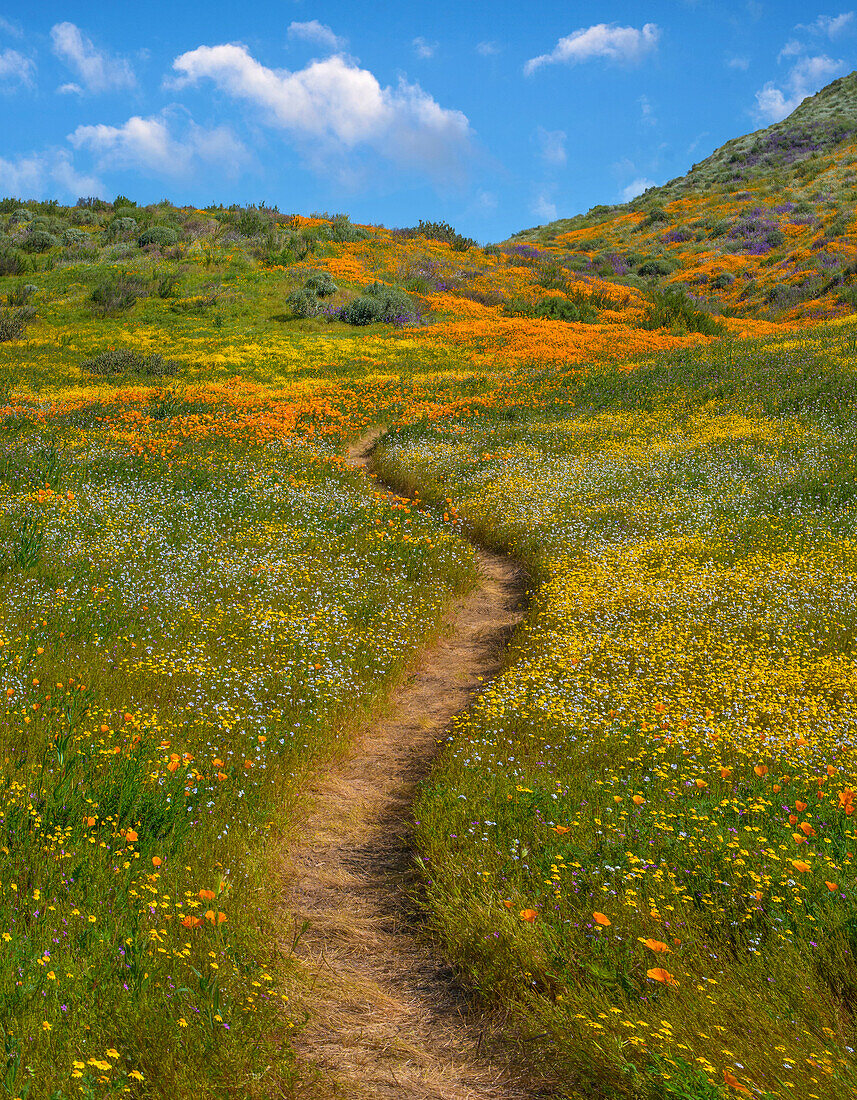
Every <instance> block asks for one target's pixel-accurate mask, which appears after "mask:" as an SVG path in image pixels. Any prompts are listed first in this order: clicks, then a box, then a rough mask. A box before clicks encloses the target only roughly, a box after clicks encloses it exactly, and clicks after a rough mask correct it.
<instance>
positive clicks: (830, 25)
mask: <svg viewBox="0 0 857 1100" xmlns="http://www.w3.org/2000/svg"><path fill="white" fill-rule="evenodd" d="M853 28H854V12H853V11H844V12H842V13H841V14H840V15H819V17H818V18H817V19H816V20H815V21H814V22H812V23H798V29H799V30H802V31H810V32H812V33H814V34H822V35H826V36H827V37H828V38H836V37H838V36H839V35H840V34H844V33H845V32H846V31H850V30H853Z"/></svg>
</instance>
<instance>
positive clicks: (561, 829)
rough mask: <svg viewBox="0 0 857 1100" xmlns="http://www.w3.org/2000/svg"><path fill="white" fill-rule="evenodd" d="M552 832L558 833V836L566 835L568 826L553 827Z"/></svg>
mask: <svg viewBox="0 0 857 1100" xmlns="http://www.w3.org/2000/svg"><path fill="white" fill-rule="evenodd" d="M553 831H554V832H555V833H559V835H560V836H562V834H563V833H567V832H569V831H570V830H569V827H568V825H554V827H553Z"/></svg>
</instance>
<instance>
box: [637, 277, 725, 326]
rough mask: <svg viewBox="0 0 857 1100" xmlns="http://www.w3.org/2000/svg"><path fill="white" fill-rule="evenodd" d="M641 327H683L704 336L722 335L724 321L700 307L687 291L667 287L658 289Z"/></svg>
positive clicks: (650, 302)
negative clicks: (689, 296) (718, 319)
mask: <svg viewBox="0 0 857 1100" xmlns="http://www.w3.org/2000/svg"><path fill="white" fill-rule="evenodd" d="M640 327H641V328H645V329H656V328H673V327H675V328H681V329H684V330H685V331H686V332H701V333H702V334H703V335H704V336H722V335H723V332H724V331H725V330H724V328H723V323H722V322H721V321H717V320H716V319H715V318H714V317H712V316H711V314H710V313H707V312H706V311H705V310H703V309H700V308H699V307H698V306H697V305H696V303H694V302H693V301H692V300H691V299H690V298H688V296H687V294H686V293H685V291H683V290H680V289H678V288H677V287H667V288H666V289H665V290H661V291H656V292H655V293H654V294H653V295H652V297H651V299H650V301H649V304H648V307H647V309H646V315H645V317H644V318H643V321H642V323H641V326H640Z"/></svg>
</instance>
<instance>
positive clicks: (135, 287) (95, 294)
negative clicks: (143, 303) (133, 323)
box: [89, 271, 142, 315]
mask: <svg viewBox="0 0 857 1100" xmlns="http://www.w3.org/2000/svg"><path fill="white" fill-rule="evenodd" d="M141 291H142V284H141V282H140V280H139V279H137V278H135V277H134V276H133V275H129V274H128V273H127V272H124V271H122V272H119V273H118V274H114V275H108V277H107V278H106V279H104V280H102V282H100V283H99V284H98V286H96V287H95V289H94V290H93V291H92V294H90V296H89V300H90V301H91V302H92V304H93V305H94V306H95V307H96V310H97V312H99V313H101V314H103V315H106V314H108V313H122V312H123V311H124V310H126V309H131V307H132V306H133V305H134V303H135V302H136V301H137V297H138V295H139V294H140V292H141Z"/></svg>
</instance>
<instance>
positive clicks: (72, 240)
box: [62, 226, 89, 248]
mask: <svg viewBox="0 0 857 1100" xmlns="http://www.w3.org/2000/svg"><path fill="white" fill-rule="evenodd" d="M62 243H63V244H64V245H65V246H66V248H68V246H69V245H80V244H83V245H86V244H89V234H88V233H84V231H83V230H82V229H75V228H74V227H73V226H70V227H69V228H68V229H66V230H65V232H64V233H63V235H62Z"/></svg>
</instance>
